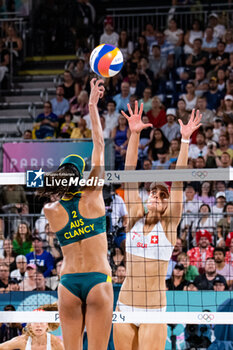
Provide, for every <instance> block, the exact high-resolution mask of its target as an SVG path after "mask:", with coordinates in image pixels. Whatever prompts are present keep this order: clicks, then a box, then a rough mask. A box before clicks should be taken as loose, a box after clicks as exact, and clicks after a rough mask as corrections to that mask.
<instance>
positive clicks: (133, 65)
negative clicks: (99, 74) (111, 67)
mask: <svg viewBox="0 0 233 350" xmlns="http://www.w3.org/2000/svg"><path fill="white" fill-rule="evenodd" d="M140 60H141V53H140V50H139V49H138V48H135V49H134V50H133V53H132V55H131V57H130V58H129V59H128V61H127V62H126V67H125V68H126V72H128V71H129V70H136V69H137V68H138V65H139V63H140ZM124 75H127V74H124Z"/></svg>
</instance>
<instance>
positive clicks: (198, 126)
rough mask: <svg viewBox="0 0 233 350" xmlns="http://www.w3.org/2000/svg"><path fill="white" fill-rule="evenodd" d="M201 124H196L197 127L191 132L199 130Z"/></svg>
mask: <svg viewBox="0 0 233 350" xmlns="http://www.w3.org/2000/svg"><path fill="white" fill-rule="evenodd" d="M202 125H203V124H202V123H200V124H198V125H196V126H194V128H193V131H196V130H197V129H199V128H200V126H202Z"/></svg>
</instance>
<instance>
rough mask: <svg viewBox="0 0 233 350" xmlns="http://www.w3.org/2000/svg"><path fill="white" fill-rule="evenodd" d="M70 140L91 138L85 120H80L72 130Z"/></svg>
mask: <svg viewBox="0 0 233 350" xmlns="http://www.w3.org/2000/svg"><path fill="white" fill-rule="evenodd" d="M70 138H71V139H88V138H91V130H90V129H88V128H87V123H86V120H85V119H83V118H80V120H79V122H78V127H77V128H74V129H73V130H72V133H71V135H70Z"/></svg>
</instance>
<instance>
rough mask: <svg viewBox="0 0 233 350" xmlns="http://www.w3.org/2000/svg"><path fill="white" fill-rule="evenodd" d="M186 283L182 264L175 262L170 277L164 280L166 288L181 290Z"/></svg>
mask: <svg viewBox="0 0 233 350" xmlns="http://www.w3.org/2000/svg"><path fill="white" fill-rule="evenodd" d="M186 284H187V281H186V279H185V271H184V265H183V264H180V263H177V264H176V265H175V267H174V270H173V272H172V277H171V278H169V279H167V280H166V287H167V290H183V289H184V286H186Z"/></svg>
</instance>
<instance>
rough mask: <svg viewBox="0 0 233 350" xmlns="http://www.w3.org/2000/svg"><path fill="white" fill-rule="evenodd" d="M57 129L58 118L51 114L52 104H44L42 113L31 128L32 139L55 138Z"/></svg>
mask: <svg viewBox="0 0 233 350" xmlns="http://www.w3.org/2000/svg"><path fill="white" fill-rule="evenodd" d="M57 127H58V117H57V115H56V114H54V113H53V112H52V104H51V102H49V101H47V102H45V103H44V111H43V113H40V114H39V115H38V116H37V118H36V122H35V123H34V128H33V131H32V133H33V138H37V139H50V138H52V137H55V136H56V130H57Z"/></svg>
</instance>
